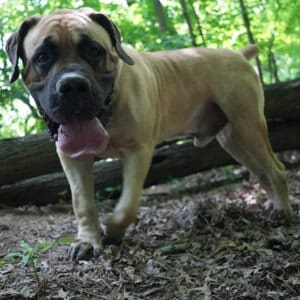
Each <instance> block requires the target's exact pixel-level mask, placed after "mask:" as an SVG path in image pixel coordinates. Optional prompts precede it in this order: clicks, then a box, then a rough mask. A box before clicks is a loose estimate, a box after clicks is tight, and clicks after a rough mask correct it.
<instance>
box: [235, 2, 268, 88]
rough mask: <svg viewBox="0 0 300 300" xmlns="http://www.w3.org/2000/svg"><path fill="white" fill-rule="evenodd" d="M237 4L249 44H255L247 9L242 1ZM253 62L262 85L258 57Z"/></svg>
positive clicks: (261, 73) (262, 79)
mask: <svg viewBox="0 0 300 300" xmlns="http://www.w3.org/2000/svg"><path fill="white" fill-rule="evenodd" d="M239 2H240V8H241V12H242V17H243V21H244V24H245V27H246V30H247V36H248V40H249V42H250V43H251V44H256V43H255V40H254V37H253V34H252V31H251V26H250V20H249V17H248V13H247V9H246V6H245V3H244V0H239ZM255 61H256V66H257V69H258V74H259V78H260V80H261V82H262V83H264V78H263V72H262V69H261V63H260V60H259V58H258V57H256V58H255Z"/></svg>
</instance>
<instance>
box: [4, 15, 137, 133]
mask: <svg viewBox="0 0 300 300" xmlns="http://www.w3.org/2000/svg"><path fill="white" fill-rule="evenodd" d="M6 51H7V53H8V57H9V59H10V61H11V63H12V66H13V72H12V76H11V80H10V81H11V82H14V81H15V80H16V79H17V78H18V76H19V61H20V60H22V62H23V70H22V79H23V82H24V84H25V86H26V87H27V88H28V90H29V92H30V93H31V95H32V96H33V98H34V99H35V101H36V103H37V106H38V108H39V110H40V112H41V114H42V115H43V116H44V118H45V119H46V120H48V122H49V124H50V125H49V127H51V128H50V129H51V131H54V132H51V133H52V135H55V134H56V132H55V131H57V130H58V129H59V126H60V125H61V124H71V123H73V122H74V120H75V121H76V122H77V121H78V120H80V122H81V121H82V120H83V121H88V120H93V119H94V118H96V117H98V116H99V114H100V113H101V110H102V109H103V107H104V106H105V105H106V104H107V103H105V102H106V101H108V99H109V97H111V94H112V91H113V86H114V81H115V77H116V70H117V67H118V63H119V59H121V60H123V61H124V62H125V63H127V64H133V60H132V59H131V57H130V56H129V55H128V54H127V53H126V51H125V50H124V49H123V47H122V45H121V37H120V33H119V30H118V29H117V27H116V26H115V24H114V23H113V22H112V21H110V20H109V19H108V18H107V17H106V16H105V15H103V14H100V13H96V12H94V11H93V10H91V9H81V10H79V11H74V10H59V11H57V12H55V13H53V14H51V15H49V16H45V17H41V16H38V15H37V16H33V17H31V18H29V19H27V20H25V21H24V22H23V23H22V25H21V26H20V29H19V30H18V31H17V32H15V33H14V34H12V36H11V37H10V38H9V39H8V41H7V45H6ZM77 123H78V122H77ZM77 125H78V124H77Z"/></svg>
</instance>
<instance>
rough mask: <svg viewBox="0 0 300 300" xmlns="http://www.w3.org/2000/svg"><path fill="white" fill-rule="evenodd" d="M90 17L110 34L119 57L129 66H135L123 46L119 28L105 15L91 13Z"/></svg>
mask: <svg viewBox="0 0 300 300" xmlns="http://www.w3.org/2000/svg"><path fill="white" fill-rule="evenodd" d="M89 17H90V18H91V19H92V20H93V21H94V22H96V23H98V24H99V25H101V26H102V27H103V28H104V29H105V30H106V31H107V32H108V34H109V36H110V38H111V41H112V44H113V46H114V47H115V49H116V51H117V53H118V55H119V57H120V58H121V59H122V60H124V61H125V62H126V63H127V64H129V65H133V64H134V61H133V59H132V58H131V57H130V56H129V55H128V54H127V53H126V52H125V50H124V49H123V48H122V45H121V34H120V31H119V29H118V28H117V26H116V25H115V24H114V23H113V22H112V21H111V20H110V19H109V18H108V17H106V16H105V15H104V14H101V13H95V12H91V13H89Z"/></svg>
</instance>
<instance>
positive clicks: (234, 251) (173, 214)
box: [0, 167, 300, 300]
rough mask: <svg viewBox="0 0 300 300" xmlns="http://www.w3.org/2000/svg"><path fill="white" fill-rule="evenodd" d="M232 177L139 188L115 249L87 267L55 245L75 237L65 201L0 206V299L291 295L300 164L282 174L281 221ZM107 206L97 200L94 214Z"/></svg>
mask: <svg viewBox="0 0 300 300" xmlns="http://www.w3.org/2000/svg"><path fill="white" fill-rule="evenodd" d="M242 171H243V170H242ZM243 172H244V171H243ZM240 174H241V168H239V167H234V168H228V167H227V168H221V169H217V170H212V171H209V172H204V173H200V174H196V175H193V176H189V177H186V178H184V179H182V180H179V181H177V180H172V181H170V182H169V183H168V184H164V185H157V186H154V187H151V188H148V189H145V190H144V192H143V197H142V204H141V209H140V212H139V216H138V219H137V221H136V222H135V224H133V225H132V226H131V227H130V228H129V230H128V232H127V234H126V236H125V239H124V241H123V243H122V244H121V246H120V247H117V246H106V247H105V248H104V253H103V255H102V256H100V257H99V258H98V259H93V260H91V261H79V262H73V261H69V260H67V259H66V253H67V248H68V245H67V244H65V243H63V242H61V243H60V242H59V241H62V240H61V239H62V238H64V237H72V236H74V235H75V233H76V223H75V220H74V216H73V213H72V209H71V206H70V204H66V203H60V204H53V205H48V206H44V207H35V206H31V207H19V208H2V209H0V263H1V264H2V267H0V299H106V300H110V299H111V300H119V299H120V300H121V299H128V300H138V299H160V300H172V299H179V300H190V299H195V300H196V299H197V300H198V299H200V300H201V299H205V300H209V299H222V300H226V299H245V300H246V299H247V300H251V299H263V300H267V299H300V250H299V249H300V216H299V210H300V201H299V200H300V168H299V167H298V168H294V169H291V170H289V171H288V178H289V186H290V195H291V200H292V204H293V208H294V213H293V216H292V218H291V220H290V221H289V222H288V221H285V220H283V219H282V218H280V217H279V216H278V215H274V214H273V215H270V214H267V213H265V212H262V211H261V210H260V204H259V203H262V202H263V201H265V199H266V195H265V192H264V191H263V190H261V188H260V187H259V185H258V184H256V183H255V182H254V181H253V182H252V181H250V182H249V181H247V180H240V181H239V182H236V183H229V182H232V181H233V180H236V179H238V178H239V177H240ZM41 197H42V195H41ZM114 204H115V200H104V201H102V202H99V203H98V207H99V218H100V219H101V218H102V217H103V216H104V215H105V214H106V213H108V212H109V211H111V210H112V207H113V205H114ZM20 241H25V244H24V243H23V244H22V243H21V244H20ZM41 242H44V243H42V244H41ZM64 242H65V241H64ZM26 243H28V244H29V245H32V246H33V248H34V246H39V250H36V249H30V247H29V246H28V245H27V244H26ZM21 245H22V246H21ZM49 248H50V249H49ZM43 252H44V254H43ZM13 253H14V254H13ZM5 255H8V256H9V257H8V258H6V259H5V258H4V256H5ZM19 257H21V258H22V259H23V262H19V260H20V259H19ZM26 260H28V262H27V264H26Z"/></svg>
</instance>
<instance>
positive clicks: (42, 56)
mask: <svg viewBox="0 0 300 300" xmlns="http://www.w3.org/2000/svg"><path fill="white" fill-rule="evenodd" d="M50 59H51V57H50V55H49V54H48V53H46V52H41V53H39V54H38V55H37V56H36V58H35V60H36V62H37V63H40V64H44V63H48V62H49V61H50Z"/></svg>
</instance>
